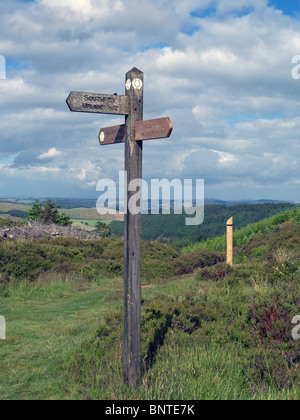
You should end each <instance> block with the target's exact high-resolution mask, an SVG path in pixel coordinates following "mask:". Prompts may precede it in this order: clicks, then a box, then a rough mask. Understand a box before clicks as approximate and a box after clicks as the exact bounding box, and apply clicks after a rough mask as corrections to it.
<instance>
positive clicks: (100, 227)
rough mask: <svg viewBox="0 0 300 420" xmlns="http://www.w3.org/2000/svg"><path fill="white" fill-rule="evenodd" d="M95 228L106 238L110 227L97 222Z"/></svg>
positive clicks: (109, 233) (109, 232)
mask: <svg viewBox="0 0 300 420" xmlns="http://www.w3.org/2000/svg"><path fill="white" fill-rule="evenodd" d="M96 228H97V229H98V230H99V233H100V236H101V238H108V237H109V236H110V235H111V227H110V226H108V225H107V224H106V223H103V222H97V224H96Z"/></svg>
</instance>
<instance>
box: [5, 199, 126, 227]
mask: <svg viewBox="0 0 300 420" xmlns="http://www.w3.org/2000/svg"><path fill="white" fill-rule="evenodd" d="M73 201H74V200H65V201H63V202H62V203H61V204H62V205H64V206H66V207H70V206H71V204H72V203H73ZM82 201H83V203H84V200H82ZM33 202H34V200H32V201H30V200H24V201H23V200H22V202H19V200H13V199H11V200H10V201H5V200H0V217H1V218H9V219H10V220H15V221H17V220H21V219H23V218H25V217H26V214H27V212H28V211H29V210H30V209H31V207H32V204H33ZM92 203H93V205H94V207H90V208H88V207H74V208H61V209H59V212H60V213H65V214H66V215H67V216H69V217H70V218H71V220H72V221H73V223H74V226H78V227H80V228H81V229H84V230H87V231H93V230H95V228H96V223H97V222H98V221H102V222H105V223H107V224H110V223H111V222H112V221H118V222H121V221H123V219H124V216H123V215H122V214H116V215H111V214H109V215H103V216H100V215H99V214H98V213H97V210H96V208H95V201H93V200H88V202H87V205H90V206H91V205H92ZM58 204H59V205H60V201H58ZM75 204H80V201H79V200H76V202H75Z"/></svg>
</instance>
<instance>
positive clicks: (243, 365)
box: [0, 211, 300, 400]
mask: <svg viewBox="0 0 300 420" xmlns="http://www.w3.org/2000/svg"><path fill="white" fill-rule="evenodd" d="M276 217H277V225H276V229H272V230H270V231H269V232H264V233H262V232H259V231H257V230H256V225H252V226H250V227H249V229H250V228H252V238H251V239H249V237H245V242H243V243H240V244H239V245H238V246H237V247H236V248H235V260H234V263H235V264H234V267H233V268H229V267H228V266H227V265H226V264H225V263H224V257H225V253H224V251H219V252H216V251H212V250H205V249H202V250H201V249H195V250H190V251H187V250H185V253H184V252H183V251H182V250H179V249H175V248H173V247H171V246H169V245H166V244H159V243H156V242H154V243H149V242H148V243H147V242H144V244H143V257H144V258H143V305H142V323H143V330H142V331H143V332H142V351H143V358H144V359H143V360H144V373H143V382H142V384H141V386H140V387H139V388H137V389H132V388H128V387H126V386H123V385H122V368H121V364H122V362H121V355H122V309H121V308H122V294H123V292H122V288H123V287H122V264H123V263H122V260H123V258H122V256H123V247H122V240H121V239H108V240H104V241H96V242H93V241H91V242H83V241H80V240H74V239H49V240H46V239H44V240H40V241H25V242H16V241H7V242H2V243H1V244H0V253H1V255H0V314H1V315H2V316H5V318H6V320H7V340H6V341H0V399H13V398H18V399H68V400H70V399H71V400H72V399H76V400H77V399H89V400H90V399H92V400H96V399H113V400H114V399H116V400H117V399H134V400H136V399H147V400H157V399H167V400H173V399H175V400H184V399H196V400H202V399H214V400H220V399H229V400H230V399H234V400H241V399H247V400H260V399H274V400H279V399H283V400H299V398H300V391H299V389H300V387H299V385H300V376H299V361H300V347H299V343H300V342H299V341H297V340H294V339H293V337H292V329H293V325H292V319H293V317H294V316H295V315H299V311H300V299H299V296H300V293H299V284H300V270H299V266H300V263H299V258H300V230H299V229H300V217H299V212H298V211H294V214H293V215H292V217H290V218H287V212H285V213H283V214H282V215H281V217H280V215H278V216H276ZM268 220H269V222H268V223H267V222H266V221H265V222H264V225H266V226H267V225H269V226H274V220H273V221H272V219H268ZM99 322H100V324H99Z"/></svg>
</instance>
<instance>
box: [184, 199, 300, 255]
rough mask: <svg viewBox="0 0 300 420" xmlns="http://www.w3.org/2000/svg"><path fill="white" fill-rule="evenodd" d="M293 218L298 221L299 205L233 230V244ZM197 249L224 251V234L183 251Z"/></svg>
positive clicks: (248, 239)
mask: <svg viewBox="0 0 300 420" xmlns="http://www.w3.org/2000/svg"><path fill="white" fill-rule="evenodd" d="M290 220H293V221H294V223H295V224H298V223H300V207H294V208H293V209H290V210H287V211H285V212H282V213H279V214H276V215H275V216H272V217H270V218H268V219H264V220H261V221H260V222H257V223H252V224H250V225H248V226H246V227H245V228H242V229H239V230H235V231H234V233H233V245H234V246H235V247H236V246H239V245H243V244H245V243H247V242H250V241H251V240H253V239H255V238H259V237H263V236H264V235H266V234H268V233H271V232H276V231H278V230H279V229H280V227H281V225H282V224H283V223H286V222H288V221H290ZM197 249H205V250H211V251H225V250H226V234H224V235H223V236H217V237H214V238H210V239H207V240H205V241H201V242H197V243H194V244H193V245H190V246H187V247H185V248H183V252H185V253H188V252H191V251H195V250H197Z"/></svg>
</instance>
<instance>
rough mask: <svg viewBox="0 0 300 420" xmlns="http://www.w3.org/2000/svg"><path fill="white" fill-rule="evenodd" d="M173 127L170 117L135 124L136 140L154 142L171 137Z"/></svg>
mask: <svg viewBox="0 0 300 420" xmlns="http://www.w3.org/2000/svg"><path fill="white" fill-rule="evenodd" d="M172 131H173V125H172V123H171V120H170V118H169V117H166V118H158V119H156V120H149V121H139V122H136V123H135V139H136V140H137V141H139V140H152V139H164V138H166V137H170V135H171V134H172Z"/></svg>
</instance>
